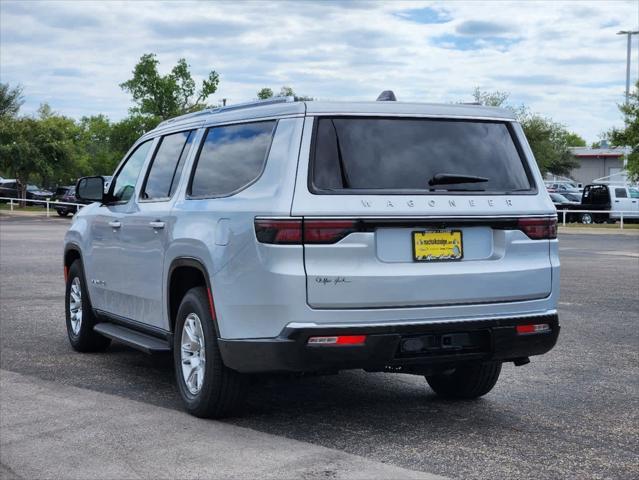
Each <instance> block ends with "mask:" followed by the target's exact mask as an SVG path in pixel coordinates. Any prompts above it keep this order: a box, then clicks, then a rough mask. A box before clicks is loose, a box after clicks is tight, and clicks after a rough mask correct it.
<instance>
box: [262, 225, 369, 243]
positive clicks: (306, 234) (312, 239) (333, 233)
mask: <svg viewBox="0 0 639 480" xmlns="http://www.w3.org/2000/svg"><path fill="white" fill-rule="evenodd" d="M356 231H357V222H356V221H354V220H302V219H291V220H279V219H265V218H259V219H256V220H255V235H256V237H257V239H258V241H260V242H261V243H272V244H279V245H301V244H302V243H305V244H328V243H336V242H339V241H340V240H341V239H342V238H344V237H345V236H347V235H348V234H350V233H353V232H356Z"/></svg>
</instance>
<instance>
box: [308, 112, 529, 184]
mask: <svg viewBox="0 0 639 480" xmlns="http://www.w3.org/2000/svg"><path fill="white" fill-rule="evenodd" d="M429 181H431V183H432V184H431V185H429ZM310 183H311V190H312V191H314V192H315V193H331V192H336V191H337V192H338V191H342V192H343V193H357V192H353V191H350V192H344V190H347V191H348V190H360V191H366V190H370V191H379V190H383V191H386V192H388V191H395V192H404V191H405V192H411V191H412V192H415V191H417V192H419V193H427V192H437V191H476V192H488V193H506V192H524V191H530V190H531V189H532V188H531V185H532V182H531V180H530V179H529V175H528V173H527V171H526V169H525V167H524V164H523V161H522V158H521V156H520V155H519V152H518V150H517V147H516V146H515V143H514V141H513V137H512V135H511V132H510V130H509V128H508V126H507V125H506V124H505V123H502V122H484V121H458V120H434V119H391V118H344V117H342V118H320V119H319V121H318V125H317V131H316V136H315V152H314V159H313V165H312V169H311V182H310Z"/></svg>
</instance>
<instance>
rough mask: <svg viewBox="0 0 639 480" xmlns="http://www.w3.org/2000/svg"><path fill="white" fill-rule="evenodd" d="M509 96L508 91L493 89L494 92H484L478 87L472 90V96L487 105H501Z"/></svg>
mask: <svg viewBox="0 0 639 480" xmlns="http://www.w3.org/2000/svg"><path fill="white" fill-rule="evenodd" d="M509 96H510V94H509V93H507V92H500V91H499V90H495V91H494V92H484V91H482V90H481V89H480V88H479V87H475V90H474V91H473V98H474V99H475V101H476V102H477V103H481V104H482V105H486V106H487V107H501V106H503V105H504V104H505V103H506V101H507V100H508V97H509Z"/></svg>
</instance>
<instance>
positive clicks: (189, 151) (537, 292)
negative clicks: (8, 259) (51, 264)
mask: <svg viewBox="0 0 639 480" xmlns="http://www.w3.org/2000/svg"><path fill="white" fill-rule="evenodd" d="M103 182H104V180H103V178H102V177H85V178H83V179H81V180H80V181H79V182H78V184H77V195H78V196H79V197H81V198H83V199H85V200H92V201H94V202H95V203H92V204H91V205H89V206H87V207H85V208H83V209H82V210H81V211H80V212H79V213H78V214H77V215H76V217H75V218H74V220H73V224H72V225H71V227H70V229H69V231H68V233H67V234H66V238H65V247H64V269H65V278H66V284H67V288H66V323H67V329H68V336H69V340H70V342H71V345H72V346H73V348H75V349H76V350H79V351H82V352H86V351H96V350H101V349H104V348H106V347H107V346H108V345H109V343H110V342H111V340H116V341H120V342H124V343H125V344H128V345H130V346H132V347H135V348H138V349H141V350H143V351H146V352H148V353H155V352H172V355H173V357H174V359H175V362H174V363H175V373H176V379H177V384H178V387H179V392H180V394H181V397H182V399H183V401H184V404H185V406H186V409H187V410H188V411H189V412H191V413H192V414H194V415H197V416H207V417H218V416H223V415H228V414H229V413H230V412H232V411H233V409H234V408H235V407H237V405H238V404H239V403H240V402H239V400H240V399H241V398H242V391H243V389H244V388H246V377H247V375H248V374H255V373H260V372H316V373H323V372H337V371H339V370H342V369H364V370H366V371H372V372H380V371H383V372H396V373H405V374H414V375H421V376H424V377H425V378H426V381H427V382H428V384H429V385H430V387H431V388H432V389H433V390H434V391H435V392H436V393H437V394H439V395H442V396H446V397H450V398H476V397H479V396H481V395H484V394H486V393H488V392H489V391H490V390H491V389H492V388H493V386H494V385H495V382H496V381H497V378H498V377H499V373H500V370H501V365H502V363H503V362H514V363H515V364H516V365H524V364H526V363H528V361H529V357H530V356H533V355H539V354H543V353H545V352H547V351H549V350H550V349H551V348H552V347H553V346H554V345H555V342H556V340H557V336H558V333H559V324H558V318H557V297H558V293H559V260H558V253H557V252H558V250H557V238H556V236H557V233H556V213H555V209H554V207H553V204H552V202H551V200H550V198H549V197H548V194H547V193H546V189H545V188H544V184H543V179H542V177H541V176H540V173H539V170H538V168H537V166H536V164H535V160H534V158H533V154H532V152H531V150H530V147H529V146H528V143H527V141H526V138H525V136H524V134H523V131H522V129H521V127H520V125H519V124H518V123H517V122H516V120H515V119H514V118H513V116H512V115H511V113H509V112H508V111H505V110H501V109H496V108H487V107H481V106H472V105H434V104H419V103H400V102H396V101H378V102H364V103H327V102H315V101H313V102H295V101H292V99H286V98H280V99H274V100H271V101H264V102H255V103H250V104H243V105H236V106H230V107H224V108H219V109H214V110H205V111H202V112H198V113H194V114H190V115H186V116H183V117H179V118H175V119H172V120H168V121H165V122H163V123H162V124H160V125H159V126H158V127H157V128H156V129H155V130H153V131H151V132H149V133H147V134H145V135H144V136H143V137H142V138H140V139H139V140H138V141H137V142H136V143H135V145H133V146H132V148H131V150H130V151H129V152H128V154H127V155H126V157H125V158H124V159H123V161H122V163H121V164H120V165H119V166H118V168H117V170H116V171H115V173H114V176H113V179H112V181H111V185H110V187H109V188H108V189H107V192H106V193H104V191H103V188H104V185H103Z"/></svg>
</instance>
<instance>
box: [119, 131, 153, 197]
mask: <svg viewBox="0 0 639 480" xmlns="http://www.w3.org/2000/svg"><path fill="white" fill-rule="evenodd" d="M152 144H153V140H147V141H146V142H144V143H141V144H140V145H138V148H136V149H135V151H134V152H133V153H132V154H131V155H130V156H129V158H127V160H126V163H125V164H124V166H123V167H122V168H121V169H120V171H119V172H118V176H117V177H116V179H115V181H114V182H113V187H112V190H111V191H112V192H113V200H114V201H116V202H126V201H128V200H129V198H131V195H133V191H134V190H135V183H136V182H137V180H138V177H139V176H140V170H142V165H144V160H145V159H146V155H147V154H148V153H149V149H150V148H151V145H152Z"/></svg>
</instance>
